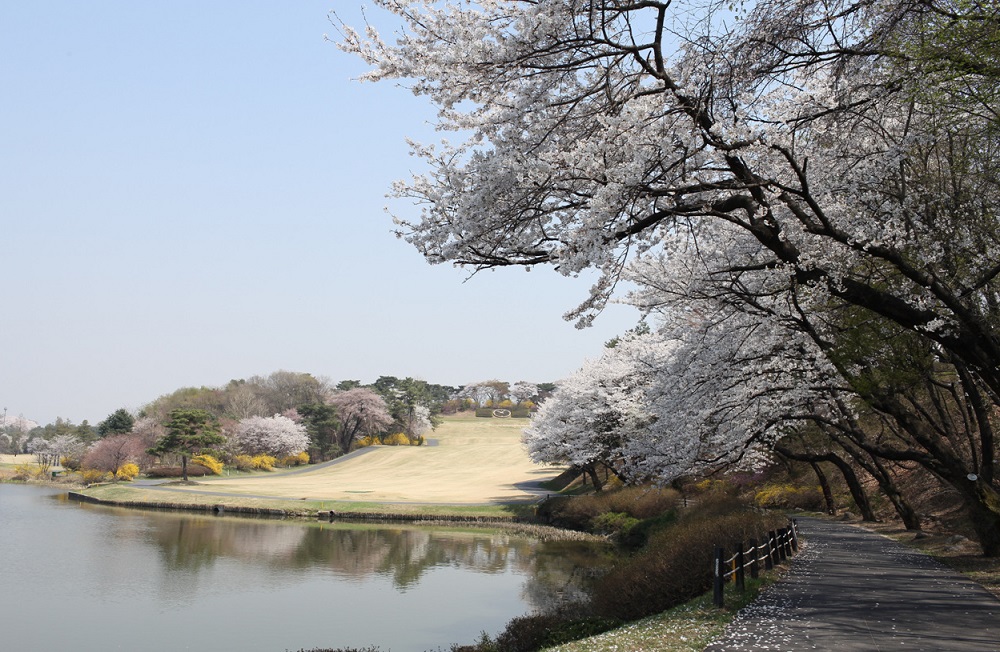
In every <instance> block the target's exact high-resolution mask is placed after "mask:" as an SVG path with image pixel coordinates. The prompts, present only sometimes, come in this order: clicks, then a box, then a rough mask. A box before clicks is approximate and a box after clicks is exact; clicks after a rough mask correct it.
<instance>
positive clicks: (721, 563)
mask: <svg viewBox="0 0 1000 652" xmlns="http://www.w3.org/2000/svg"><path fill="white" fill-rule="evenodd" d="M798 549H799V536H798V532H797V531H796V528H795V520H794V519H793V520H792V521H791V522H790V523H789V526H788V527H786V528H781V529H780V530H771V531H770V532H768V533H767V538H766V539H765V540H764V541H763V542H762V543H759V544H758V542H757V540H756V539H750V541H749V543H746V544H745V543H743V542H742V541H741V542H740V543H739V546H738V547H737V549H736V552H735V553H734V554H733V556H732V557H730V558H729V559H726V551H725V550H724V549H723V548H722V546H716V548H715V557H714V560H713V563H712V565H713V569H712V570H713V576H714V578H715V579H714V582H713V597H714V602H715V606H717V607H721V606H723V605H724V603H725V600H724V592H725V585H726V583H727V582H728V581H732V583H733V584H734V585H735V586H736V589H737V590H738V591H741V592H742V591H745V590H746V584H745V580H746V572H747V569H749V570H750V577H751V578H754V579H756V578H757V577H758V576H759V574H760V570H761V566H762V565H763V568H764V570H771V569H772V568H774V567H775V566H777V565H778V564H780V563H781V562H782V561H784V560H786V559H789V558H791V557H792V555H794V554H795V553H796V552H797V551H798Z"/></svg>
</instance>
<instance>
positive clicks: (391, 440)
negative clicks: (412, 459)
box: [382, 432, 410, 446]
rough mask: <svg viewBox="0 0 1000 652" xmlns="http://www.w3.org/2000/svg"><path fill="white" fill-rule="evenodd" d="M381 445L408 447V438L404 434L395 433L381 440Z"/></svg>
mask: <svg viewBox="0 0 1000 652" xmlns="http://www.w3.org/2000/svg"><path fill="white" fill-rule="evenodd" d="M382 443H383V444H385V445H386V446H409V445H410V438H409V436H407V434H406V433H405V432H396V433H393V434H391V435H389V436H388V437H386V438H385V439H383V440H382Z"/></svg>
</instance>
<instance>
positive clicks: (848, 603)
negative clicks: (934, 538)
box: [705, 518, 1000, 652]
mask: <svg viewBox="0 0 1000 652" xmlns="http://www.w3.org/2000/svg"><path fill="white" fill-rule="evenodd" d="M798 525H799V533H800V535H801V536H802V537H803V538H804V539H805V541H806V544H807V545H806V547H805V550H804V551H803V552H802V553H800V554H799V555H798V556H797V557H796V558H795V559H794V560H793V561H792V566H791V569H790V570H789V572H788V575H787V576H786V577H785V578H783V579H782V580H781V581H780V582H778V583H776V584H774V585H773V586H771V587H769V588H768V589H767V590H766V591H764V592H763V593H762V594H761V596H760V597H759V598H758V599H757V600H756V601H755V602H754V603H753V604H751V605H749V606H748V607H746V608H745V609H743V610H742V611H741V612H740V613H739V614H738V615H737V617H736V619H735V620H734V621H733V622H732V624H731V625H730V626H729V628H728V629H727V631H726V633H725V634H724V636H723V637H722V638H720V639H719V640H718V641H716V642H715V643H712V644H711V645H710V646H708V647H707V648H705V650H706V652H728V651H730V650H782V651H785V650H836V651H837V652H840V651H842V650H880V651H882V650H890V649H891V650H928V651H930V650H942V651H944V650H947V651H949V652H971V651H973V650H975V651H982V652H985V651H987V650H989V651H994V652H995V651H996V650H1000V600H997V598H995V597H994V596H993V595H992V594H990V593H989V592H988V591H986V589H984V588H982V587H981V586H979V585H978V584H976V583H975V582H972V581H971V580H968V579H966V578H965V577H963V576H962V575H960V574H959V573H956V572H955V571H952V570H951V569H948V568H946V567H944V566H942V565H941V564H939V563H938V562H937V561H935V560H934V559H932V558H931V557H928V556H926V555H924V554H922V553H920V552H917V551H915V550H911V549H910V548H907V547H906V546H904V545H902V544H899V543H896V542H895V541H892V540H891V539H888V538H886V537H883V536H881V535H878V534H873V533H871V532H868V531H867V530H863V529H861V528H858V527H854V526H851V525H847V524H844V523H837V522H831V521H825V520H820V519H812V518H799V519H798Z"/></svg>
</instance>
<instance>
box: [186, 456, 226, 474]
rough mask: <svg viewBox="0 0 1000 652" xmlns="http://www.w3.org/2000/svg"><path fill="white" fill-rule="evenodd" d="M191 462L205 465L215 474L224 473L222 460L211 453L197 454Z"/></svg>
mask: <svg viewBox="0 0 1000 652" xmlns="http://www.w3.org/2000/svg"><path fill="white" fill-rule="evenodd" d="M191 463H192V464H197V465H198V466H203V467H205V468H206V469H208V470H209V471H211V472H212V473H213V474H215V475H222V462H220V461H219V460H217V459H215V458H214V457H212V456H211V455H195V456H194V457H192V458H191Z"/></svg>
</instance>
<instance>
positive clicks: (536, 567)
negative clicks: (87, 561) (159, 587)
mask: <svg viewBox="0 0 1000 652" xmlns="http://www.w3.org/2000/svg"><path fill="white" fill-rule="evenodd" d="M98 509H108V508H98ZM116 511H117V512H118V513H119V514H121V515H122V516H124V517H131V518H137V517H138V518H145V519H146V520H147V522H148V527H146V528H141V530H142V531H145V532H146V533H147V536H148V537H149V538H150V539H151V540H152V541H153V542H154V543H155V544H156V546H157V548H158V550H159V553H160V558H161V560H162V562H163V565H164V567H165V568H166V569H167V570H170V571H179V570H184V571H202V570H207V569H209V568H211V567H213V566H214V565H215V564H216V563H217V562H218V561H219V560H220V559H227V560H233V561H237V562H242V563H246V564H252V565H254V566H256V567H258V568H259V567H260V566H261V565H262V564H263V565H266V567H267V570H268V571H270V572H275V573H281V574H283V575H285V576H287V575H288V574H289V573H296V572H298V573H329V574H331V575H333V576H335V577H336V578H338V579H341V580H345V581H355V582H363V581H365V580H366V579H367V578H369V577H371V576H380V577H384V578H387V579H389V580H390V581H391V583H392V586H393V587H395V588H396V589H397V590H399V591H406V590H409V589H411V588H413V587H415V586H416V585H417V584H418V583H419V582H420V580H421V578H422V577H424V575H425V574H426V573H427V572H428V571H429V570H430V569H432V568H435V567H451V568H455V569H460V570H468V571H474V572H476V573H482V574H500V573H506V572H509V571H512V570H513V571H516V572H517V573H518V574H520V575H524V576H526V578H527V580H526V584H525V587H524V590H523V591H522V599H524V600H525V601H526V602H527V603H528V604H529V605H530V606H531V608H532V609H534V610H541V609H544V608H548V607H551V606H553V605H554V604H557V603H560V602H562V601H565V600H573V599H579V598H581V597H582V596H583V593H584V591H585V589H586V584H587V578H588V577H590V576H592V575H593V572H594V569H595V567H599V566H600V565H601V564H602V559H603V555H602V554H601V552H600V550H599V549H598V548H596V547H595V546H594V545H593V544H581V543H578V542H549V543H541V542H539V541H536V540H533V539H528V538H525V537H523V536H516V535H510V534H508V533H506V532H504V531H489V530H478V529H466V528H461V529H459V528H456V529H452V530H448V529H445V530H442V529H440V528H430V527H426V526H403V525H395V526H387V525H370V524H357V523H301V522H286V521H268V520H256V519H246V518H234V517H231V516H224V517H215V516H201V515H190V514H175V513H155V514H147V513H143V512H135V511H133V510H116ZM137 515H138V516H137Z"/></svg>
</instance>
